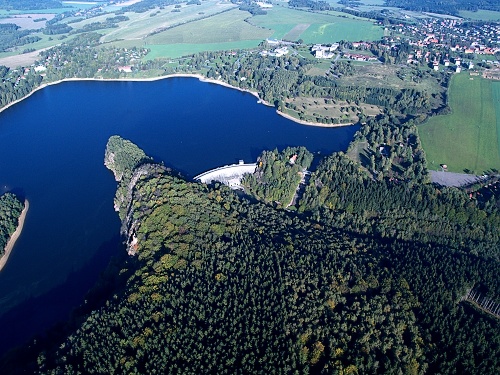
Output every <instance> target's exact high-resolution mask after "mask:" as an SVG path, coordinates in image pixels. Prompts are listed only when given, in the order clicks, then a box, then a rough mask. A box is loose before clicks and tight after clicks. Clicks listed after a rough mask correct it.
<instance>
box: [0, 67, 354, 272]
mask: <svg viewBox="0 0 500 375" xmlns="http://www.w3.org/2000/svg"><path fill="white" fill-rule="evenodd" d="M168 78H198V80H199V81H200V82H205V83H213V84H215V85H220V86H224V87H227V88H230V89H233V90H238V91H241V92H246V93H249V94H250V95H253V96H254V97H256V98H257V100H258V103H259V104H264V105H266V106H268V107H273V108H274V106H273V105H271V103H268V102H266V101H265V100H263V99H261V98H260V97H259V94H258V93H257V92H255V91H251V90H248V89H242V88H240V87H236V86H232V85H230V84H229V83H227V82H224V81H220V80H218V79H213V78H207V77H205V76H204V75H202V74H198V73H173V74H167V75H165V76H159V77H151V78H109V79H105V78H64V79H60V80H58V81H54V82H48V83H43V84H41V85H40V86H38V87H37V88H36V89H34V90H33V91H31V92H30V93H29V94H28V95H26V96H24V97H22V98H20V99H17V100H14V101H13V102H11V103H9V104H7V105H6V106H5V107H2V108H0V113H2V112H3V111H5V110H6V109H8V108H10V107H12V106H14V105H15V104H17V103H20V102H21V101H23V100H24V99H27V98H29V97H30V96H31V95H33V94H34V93H35V92H37V91H38V90H42V89H44V88H46V87H48V86H52V85H58V84H60V83H63V82H75V81H99V82H104V81H110V82H142V81H144V82H151V81H158V80H161V79H168ZM276 113H277V114H278V115H280V116H282V117H285V118H286V119H288V120H290V121H293V122H296V123H297V124H301V125H307V126H318V127H323V128H336V127H341V126H351V125H354V124H320V123H316V122H309V121H304V120H300V119H297V118H295V117H293V116H290V115H289V114H286V113H284V112H281V111H278V110H276ZM0 270H1V266H0Z"/></svg>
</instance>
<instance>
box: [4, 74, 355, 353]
mask: <svg viewBox="0 0 500 375" xmlns="http://www.w3.org/2000/svg"><path fill="white" fill-rule="evenodd" d="M357 129H358V127H356V126H350V127H343V128H319V127H311V126H304V125H299V124H296V123H294V122H292V121H289V120H287V119H285V118H283V117H281V116H279V115H277V114H276V113H275V110H274V109H273V108H270V107H266V106H264V105H260V104H257V99H256V98H255V97H254V96H252V95H250V94H248V93H243V92H239V91H237V90H232V89H228V88H225V87H222V86H218V85H214V84H207V83H202V82H200V81H198V80H197V79H194V78H172V79H165V80H159V81H153V82H100V81H80V82H65V83H62V84H59V85H54V86H50V87H47V88H45V89H43V90H40V91H38V92H36V93H34V94H33V95H32V96H31V97H30V98H28V99H26V100H24V101H22V102H20V103H18V104H16V105H15V106H13V107H11V108H9V109H7V110H5V111H4V112H2V113H0V194H1V193H4V192H5V191H14V192H17V193H19V194H21V195H23V196H25V197H26V198H27V199H28V200H29V201H30V210H29V212H28V215H27V218H26V221H25V226H24V230H23V233H22V235H21V237H20V238H19V240H18V242H17V243H16V246H15V248H14V250H13V252H12V254H11V256H10V258H9V261H8V263H7V265H6V266H5V267H4V269H3V270H2V271H1V272H0V332H1V335H0V354H1V353H2V352H4V351H5V350H6V349H8V348H9V347H11V346H12V345H15V344H19V343H21V342H22V341H24V340H26V339H27V338H29V337H30V336H31V335H33V334H35V333H40V332H42V331H43V330H44V329H45V328H46V327H48V326H50V325H52V324H54V323H55V322H57V321H58V320H61V319H64V318H65V317H67V315H68V313H69V311H70V310H71V309H72V308H74V307H75V306H77V305H78V304H79V303H80V302H81V301H82V300H83V296H84V294H85V292H86V290H87V289H88V288H89V287H90V286H91V285H92V284H93V283H94V282H95V281H96V280H97V278H98V275H99V273H100V272H101V271H102V270H103V269H104V267H105V265H106V263H107V262H108V261H109V259H110V257H111V255H112V254H114V253H116V252H118V251H122V248H121V246H120V240H119V238H118V236H117V235H118V232H119V226H120V223H119V220H118V217H117V214H116V213H115V212H114V211H113V196H114V192H115V189H116V182H115V181H114V178H113V176H112V173H111V172H110V171H108V170H107V169H106V168H105V167H104V165H103V158H104V149H105V146H106V142H107V140H108V138H109V137H110V136H111V135H114V134H119V135H121V136H122V137H124V138H127V139H130V140H131V141H132V142H134V143H136V144H137V145H138V146H139V147H141V148H142V149H144V151H145V152H146V153H147V154H148V155H150V156H152V157H153V158H154V159H155V160H156V161H163V162H164V163H165V164H166V165H168V166H172V167H174V168H175V169H177V170H179V171H181V172H182V173H183V174H184V175H185V176H187V177H193V176H195V175H197V174H199V173H201V172H203V171H205V170H208V169H212V168H214V167H217V166H221V165H225V164H231V163H235V162H237V161H238V160H239V159H244V160H245V162H253V161H255V160H256V158H257V156H258V155H259V154H260V152H261V151H262V150H263V149H274V148H276V147H277V148H278V149H282V148H284V147H286V146H299V145H302V146H306V147H307V148H308V149H309V150H311V151H320V152H321V153H322V154H323V155H324V154H328V153H331V152H333V151H338V150H345V149H346V148H347V146H348V143H349V141H350V140H351V139H352V136H353V134H354V132H355V131H356V130H357Z"/></svg>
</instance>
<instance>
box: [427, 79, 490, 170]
mask: <svg viewBox="0 0 500 375" xmlns="http://www.w3.org/2000/svg"><path fill="white" fill-rule="evenodd" d="M472 78H473V79H472ZM499 90H500V87H499V84H498V83H497V82H495V83H493V82H491V81H488V80H485V79H481V78H479V77H477V76H476V77H471V76H469V75H468V74H466V73H462V74H458V75H455V76H454V77H453V79H452V82H451V86H450V97H449V103H450V107H451V110H452V114H450V115H446V116H437V117H434V118H431V119H430V120H429V121H428V122H427V123H426V124H424V125H422V126H420V127H419V134H420V137H421V140H422V145H423V147H424V150H425V152H426V154H427V162H428V165H429V169H438V168H439V165H440V164H447V165H448V169H449V170H450V171H452V172H463V171H464V170H469V171H473V172H474V173H482V172H484V171H486V170H489V169H491V168H497V169H498V168H500V154H499V152H500V145H499V136H498V132H499V129H498V126H499V125H500V122H498V121H499V116H500V115H499V112H500V103H499V102H498V100H497V99H498V96H500V94H499ZM494 98H497V99H494Z"/></svg>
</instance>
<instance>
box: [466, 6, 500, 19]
mask: <svg viewBox="0 0 500 375" xmlns="http://www.w3.org/2000/svg"><path fill="white" fill-rule="evenodd" d="M459 14H460V17H463V18H468V19H471V20H478V21H499V20H500V12H495V11H493V10H482V9H480V10H478V11H477V12H470V11H465V10H463V11H460V12H459Z"/></svg>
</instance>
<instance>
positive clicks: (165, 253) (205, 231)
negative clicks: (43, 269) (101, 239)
mask: <svg viewBox="0 0 500 375" xmlns="http://www.w3.org/2000/svg"><path fill="white" fill-rule="evenodd" d="M110 143H111V146H110V144H108V148H107V152H106V155H107V156H106V160H109V155H110V154H111V153H113V154H114V155H121V156H120V157H119V158H115V159H114V164H113V165H110V168H111V169H113V171H114V172H115V173H116V170H120V168H121V167H124V165H122V166H121V167H120V166H117V163H118V164H119V163H120V160H123V161H124V163H125V164H127V166H126V167H125V169H126V170H125V172H124V176H126V178H124V179H122V181H120V182H119V184H120V186H119V188H118V190H120V189H122V191H124V189H125V190H126V194H122V195H120V197H121V200H120V202H119V206H118V207H115V208H117V209H118V210H119V211H120V217H121V218H122V224H123V225H122V235H123V238H124V240H125V242H126V244H127V246H128V250H129V253H132V254H135V256H134V257H128V258H126V259H125V260H123V261H116V262H114V263H113V265H112V266H111V267H110V268H109V269H108V271H107V274H106V276H105V278H104V279H103V280H102V282H101V283H100V284H99V286H97V287H96V288H94V290H93V291H92V292H91V293H90V294H89V296H88V300H87V306H85V305H84V306H83V307H82V308H80V310H79V311H78V312H77V313H76V314H75V315H74V317H73V319H72V321H71V322H70V323H68V326H67V327H66V328H65V329H64V330H62V331H59V333H58V334H54V335H53V336H52V337H51V338H50V339H46V340H45V341H44V342H38V343H33V344H32V345H31V347H29V348H25V349H24V351H21V353H22V355H23V356H22V358H23V361H22V366H21V365H20V362H19V357H18V359H17V361H18V362H16V357H15V356H12V357H11V358H10V359H9V360H4V362H3V363H2V365H3V366H4V368H6V369H8V370H12V372H14V373H15V372H16V371H14V370H13V369H14V368H15V369H16V370H17V371H19V372H21V371H33V372H37V373H42V374H78V373H80V374H86V373H99V374H102V373H106V374H108V373H109V374H133V373H137V374H164V373H172V374H179V373H186V374H204V373H220V374H247V373H263V374H367V373H377V374H401V373H402V374H424V373H441V374H450V373H468V374H496V373H498V369H499V367H500V363H499V361H500V329H499V316H498V311H497V312H496V310H495V309H496V308H497V307H498V301H499V297H498V296H499V290H500V285H499V282H500V280H499V279H498V270H499V267H498V264H499V263H498V262H499V259H498V250H499V233H498V228H499V220H500V219H499V214H498V207H499V205H498V202H499V201H498V197H495V196H491V197H490V199H489V200H488V201H487V202H485V201H481V202H480V201H476V200H473V199H471V198H470V196H469V195H466V193H465V192H463V191H461V190H458V189H450V188H442V187H438V186H433V185H429V184H427V185H426V184H408V183H406V182H404V181H399V182H398V183H394V182H393V181H390V180H389V179H384V180H382V181H377V180H376V179H373V178H372V177H371V176H370V174H369V173H367V172H366V171H365V170H364V169H363V168H361V167H360V166H359V165H358V164H356V163H355V162H353V161H352V160H350V159H349V158H348V157H347V156H346V155H345V154H343V153H338V154H334V155H331V156H328V157H326V158H324V159H323V160H322V161H321V162H320V163H319V165H318V167H317V169H316V170H315V171H314V172H313V173H312V175H311V178H310V180H309V181H308V182H307V186H306V187H305V190H304V192H303V196H302V197H301V199H300V201H299V203H298V209H297V210H289V209H284V208H285V207H283V206H278V207H275V206H276V205H275V204H273V199H274V197H275V195H276V191H275V189H268V188H260V187H259V185H269V184H272V182H273V178H272V175H273V171H275V173H281V172H283V171H285V172H283V173H286V169H289V170H290V171H291V170H292V169H293V167H294V166H295V165H296V164H298V165H299V166H300V169H302V167H305V166H309V165H310V162H311V159H310V155H311V154H310V153H308V152H307V150H305V149H302V148H300V149H293V150H292V149H288V150H285V151H284V152H282V153H279V152H277V151H275V152H264V153H263V154H262V155H261V159H260V161H261V162H262V163H261V164H260V168H257V171H256V176H253V177H252V178H247V181H251V184H250V185H251V186H252V189H253V191H254V192H258V194H252V197H250V198H247V196H246V195H242V194H236V193H235V192H234V191H232V190H230V189H229V188H228V187H226V186H224V185H221V184H219V183H213V184H211V185H204V184H200V183H195V182H189V181H186V180H185V179H183V178H182V177H179V176H178V175H177V174H176V173H175V172H173V171H171V170H169V169H168V168H166V167H164V166H163V165H161V164H156V163H154V162H152V161H151V160H150V159H147V158H145V157H144V156H143V154H142V153H141V150H140V149H138V148H137V147H136V146H134V145H133V144H132V143H130V142H127V141H123V140H120V139H119V138H116V137H115V138H113V139H112V140H111V142H110ZM122 146H123V148H122V150H121V151H124V152H125V153H126V152H130V153H131V155H130V157H127V156H126V155H125V154H123V153H120V152H119V149H120V147H122ZM126 150H128V151H126ZM289 154H292V157H293V156H294V155H297V157H293V161H294V162H295V163H296V164H293V165H292V164H291V163H290V158H291V156H290V155H289ZM134 155H135V156H134ZM137 156H140V157H138V158H136V157H137ZM134 160H135V162H134ZM266 163H267V165H265V164H266ZM274 164H276V165H274ZM108 165H109V164H108ZM127 168H128V169H127ZM267 168H270V169H269V171H267V172H266V170H267ZM122 171H123V170H122ZM280 171H281V172H280ZM296 173H297V172H294V173H292V174H290V175H291V176H293V175H294V174H296ZM266 174H267V175H268V176H267V177H266V178H264V177H265V175H266ZM289 181H291V180H289ZM124 184H125V185H124ZM285 190H286V188H285ZM271 197H273V198H272V199H271ZM255 198H257V200H256V199H255ZM115 203H116V202H115ZM471 295H473V296H476V297H477V296H481V298H483V299H481V300H479V299H477V298H476V299H474V298H475V297H474V298H470V296H471ZM481 301H488V302H487V303H484V304H481ZM61 332H62V333H61ZM28 357H29V358H31V360H30V361H27V360H26V358H28ZM9 366H10V367H9Z"/></svg>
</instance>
